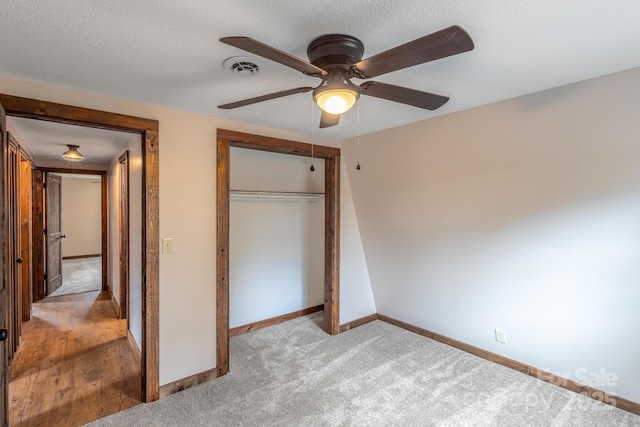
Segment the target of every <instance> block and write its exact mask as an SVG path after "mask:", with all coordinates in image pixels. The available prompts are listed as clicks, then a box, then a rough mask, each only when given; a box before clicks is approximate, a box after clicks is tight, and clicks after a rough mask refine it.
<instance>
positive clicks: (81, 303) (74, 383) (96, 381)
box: [9, 291, 141, 427]
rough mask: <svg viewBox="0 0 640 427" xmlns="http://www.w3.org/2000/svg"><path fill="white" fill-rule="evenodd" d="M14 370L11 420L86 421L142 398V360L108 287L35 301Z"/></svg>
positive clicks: (73, 423) (27, 423) (59, 423)
mask: <svg viewBox="0 0 640 427" xmlns="http://www.w3.org/2000/svg"><path fill="white" fill-rule="evenodd" d="M22 327H23V330H22V331H23V333H22V342H21V345H20V348H19V350H18V352H17V353H16V355H15V358H14V360H13V362H12V366H11V369H10V384H9V414H10V418H9V420H10V425H12V426H59V427H64V426H79V425H83V424H85V423H87V422H90V421H92V420H96V419H98V418H102V417H105V416H107V415H110V414H112V413H115V412H118V411H121V410H123V409H126V408H129V407H131V406H135V405H138V404H140V402H141V399H140V396H141V390H140V359H139V355H136V353H135V352H134V351H133V350H132V349H131V346H130V344H129V341H128V339H127V333H126V329H127V321H126V320H120V319H118V318H117V316H116V312H115V309H114V307H113V304H112V302H111V300H110V297H109V294H108V293H107V292H100V291H96V292H87V293H82V294H76V295H65V296H60V297H52V298H47V299H45V300H43V301H41V302H38V303H35V304H33V312H32V318H31V320H30V321H28V322H25V323H24V324H23V326H22Z"/></svg>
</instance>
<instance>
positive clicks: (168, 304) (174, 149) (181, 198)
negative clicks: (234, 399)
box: [0, 77, 375, 384]
mask: <svg viewBox="0 0 640 427" xmlns="http://www.w3.org/2000/svg"><path fill="white" fill-rule="evenodd" d="M0 92H2V93H6V94H10V95H15V96H23V97H27V98H35V99H44V100H47V101H51V102H59V103H63V104H70V105H76V106H80V107H86V108H93V109H98V110H105V111H112V112H116V113H120V114H129V115H133V116H140V117H146V118H150V119H157V120H159V122H160V139H159V158H160V237H161V238H162V237H173V238H174V253H173V254H161V255H160V384H167V383H170V382H173V381H176V380H178V379H181V378H184V377H188V376H190V375H193V374H196V373H199V372H203V371H206V370H209V369H212V368H214V367H215V365H216V319H215V313H216V295H215V283H216V271H215V269H216V267H215V259H216V250H215V236H216V234H215V224H216V200H215V188H216V176H215V172H216V130H217V128H224V129H231V130H237V131H242V132H250V133H255V134H259V135H266V136H272V137H278V138H287V139H293V140H298V141H306V140H307V139H308V137H309V135H298V134H293V133H291V132H284V131H279V130H275V129H269V128H265V127H259V126H253V125H250V124H246V123H239V122H234V121H230V120H223V119H219V118H216V117H210V116H205V115H201V114H194V113H188V112H184V111H178V110H172V109H169V108H163V107H159V106H154V105H148V104H142V103H138V102H133V101H128V100H125V99H118V98H113V97H109V96H105V95H98V94H94V93H88V92H83V91H79V90H74V89H68V88H62V87H57V86H51V85H44V84H40V83H34V82H26V81H23V80H18V79H13V78H8V77H0ZM291 120H309V117H308V112H307V111H300V112H299V116H295V115H294V116H292V117H291ZM322 143H323V144H325V145H327V144H329V145H331V144H333V145H334V146H336V145H338V143H337V142H336V141H333V142H332V141H323V142H322ZM342 182H343V184H342V186H341V188H342V191H344V188H345V187H344V185H345V183H346V182H347V181H346V180H343V181H342ZM341 218H342V217H341ZM349 224H351V225H354V222H350V223H349ZM345 235H357V230H349V229H348V228H346V227H345V226H344V225H343V226H342V227H341V236H345ZM116 259H117V258H116ZM361 261H362V259H361V258H360V257H356V258H354V259H353V260H352V259H350V257H349V253H345V251H342V253H341V262H342V265H345V264H349V263H358V262H361ZM342 279H343V278H342V275H341V292H343V293H348V292H349V288H350V286H352V284H351V283H350V282H349V281H347V280H342ZM370 308H371V312H375V307H373V306H371V307H370ZM341 313H345V314H344V318H343V319H342V321H348V320H349V317H350V315H351V314H352V313H351V309H350V307H349V306H348V305H345V304H344V303H343V304H341Z"/></svg>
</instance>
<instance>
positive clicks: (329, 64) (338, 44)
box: [307, 34, 364, 72]
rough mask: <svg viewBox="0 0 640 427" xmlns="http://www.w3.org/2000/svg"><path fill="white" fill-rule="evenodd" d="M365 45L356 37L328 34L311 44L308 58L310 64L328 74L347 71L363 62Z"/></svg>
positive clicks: (308, 49)
mask: <svg viewBox="0 0 640 427" xmlns="http://www.w3.org/2000/svg"><path fill="white" fill-rule="evenodd" d="M362 55H364V44H363V43H362V42H361V41H360V40H358V39H357V38H355V37H352V36H348V35H345V34H327V35H324V36H320V37H318V38H317V39H315V40H313V41H312V42H311V43H309V47H308V48H307V56H308V57H309V62H311V63H312V64H313V65H315V66H316V67H320V68H322V69H323V70H326V71H327V72H330V71H332V70H336V69H339V70H344V71H347V70H348V69H349V67H351V66H352V65H353V64H355V63H356V62H360V60H362Z"/></svg>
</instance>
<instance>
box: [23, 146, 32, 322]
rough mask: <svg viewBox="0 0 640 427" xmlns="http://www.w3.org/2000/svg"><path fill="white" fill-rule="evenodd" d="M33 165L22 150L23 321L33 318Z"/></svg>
mask: <svg viewBox="0 0 640 427" xmlns="http://www.w3.org/2000/svg"><path fill="white" fill-rule="evenodd" d="M32 178H33V165H32V163H31V160H30V159H29V158H28V157H27V156H26V155H25V153H24V152H21V157H20V249H21V251H22V255H21V256H20V258H22V264H21V267H20V268H21V273H20V277H21V280H22V321H23V322H26V321H27V320H29V319H31V302H32V301H33V265H32V264H33V250H32V245H33V239H32V234H31V230H32V227H33V221H32V217H31V211H32V209H33V197H32V196H33V179H32Z"/></svg>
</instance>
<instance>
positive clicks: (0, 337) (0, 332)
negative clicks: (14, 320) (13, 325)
mask: <svg viewBox="0 0 640 427" xmlns="http://www.w3.org/2000/svg"><path fill="white" fill-rule="evenodd" d="M8 336H9V333H8V332H7V330H6V329H5V328H2V329H0V341H4V340H6V339H7V337H8Z"/></svg>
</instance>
